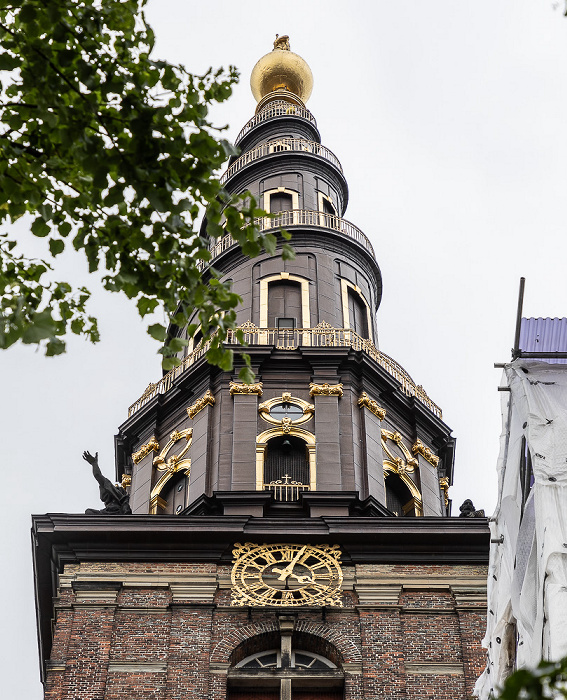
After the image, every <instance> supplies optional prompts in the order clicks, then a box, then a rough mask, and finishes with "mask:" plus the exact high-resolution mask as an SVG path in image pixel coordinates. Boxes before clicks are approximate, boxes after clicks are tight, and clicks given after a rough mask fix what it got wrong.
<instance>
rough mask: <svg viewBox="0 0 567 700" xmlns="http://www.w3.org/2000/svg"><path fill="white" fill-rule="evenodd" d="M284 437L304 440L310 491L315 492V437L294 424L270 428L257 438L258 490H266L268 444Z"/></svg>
mask: <svg viewBox="0 0 567 700" xmlns="http://www.w3.org/2000/svg"><path fill="white" fill-rule="evenodd" d="M282 423H283V421H282ZM283 435H293V436H294V437H297V438H299V439H300V440H303V442H304V443H305V449H306V450H307V461H308V463H309V490H310V491H315V490H316V487H317V467H316V454H315V450H316V445H315V435H313V433H310V432H309V431H308V430H304V429H303V428H299V427H297V426H296V425H293V424H289V423H287V424H285V425H278V426H275V427H274V428H268V430H264V432H263V433H260V435H258V436H257V437H256V490H257V491H263V490H264V461H265V459H266V451H267V449H268V442H269V441H270V440H271V439H272V438H275V437H281V436H283Z"/></svg>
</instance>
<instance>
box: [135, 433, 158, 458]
mask: <svg viewBox="0 0 567 700" xmlns="http://www.w3.org/2000/svg"><path fill="white" fill-rule="evenodd" d="M158 450H159V442H158V441H157V440H156V438H155V435H152V437H151V439H150V441H149V442H148V443H146V444H145V445H142V447H140V449H139V450H138V451H137V452H134V454H133V455H132V460H133V462H134V464H138V462H141V461H142V460H143V459H144V457H145V456H146V455H148V454H150V452H152V451H153V452H157V451H158Z"/></svg>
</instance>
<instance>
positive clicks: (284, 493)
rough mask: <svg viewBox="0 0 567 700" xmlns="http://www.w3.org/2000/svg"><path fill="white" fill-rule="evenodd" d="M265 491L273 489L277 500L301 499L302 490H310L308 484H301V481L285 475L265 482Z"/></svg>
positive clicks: (287, 501)
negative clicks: (291, 479) (292, 479)
mask: <svg viewBox="0 0 567 700" xmlns="http://www.w3.org/2000/svg"><path fill="white" fill-rule="evenodd" d="M264 491H271V492H272V494H273V496H274V498H275V500H276V501H285V502H286V503H289V502H290V501H299V494H300V493H301V492H302V491H309V485H308V484H301V483H300V482H299V481H290V477H289V476H287V474H286V476H284V477H282V478H281V479H277V480H276V481H270V483H269V484H264Z"/></svg>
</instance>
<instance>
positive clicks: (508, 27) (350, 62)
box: [0, 0, 567, 700]
mask: <svg viewBox="0 0 567 700" xmlns="http://www.w3.org/2000/svg"><path fill="white" fill-rule="evenodd" d="M562 9H563V7H562V5H561V6H559V4H558V3H557V6H555V4H554V3H553V2H552V1H550V0H477V1H476V2H474V3H462V2H460V3H457V2H455V1H454V0H432V1H431V2H428V3H424V2H422V1H421V0H405V1H404V2H392V1H391V0H374V1H373V2H369V1H367V2H362V1H361V0H352V1H351V2H350V3H349V4H348V5H347V3H345V2H344V1H343V2H335V1H333V0H326V1H325V2H320V1H319V0H301V2H298V1H297V0H287V2H285V3H280V2H277V3H276V2H273V1H269V0H263V1H262V2H260V1H259V0H244V1H241V2H238V3H235V2H234V1H232V2H228V1H226V0H216V2H215V3H203V2H199V3H195V2H187V1H185V2H181V0H149V4H148V8H147V18H148V20H149V22H150V23H151V24H152V26H153V27H154V29H155V31H156V35H157V45H156V50H155V55H156V57H160V58H165V59H167V60H169V61H172V62H180V63H183V64H184V65H185V66H186V67H187V68H188V69H189V70H191V71H193V72H195V73H200V72H204V71H205V70H206V69H208V68H209V66H214V67H219V66H223V65H224V66H227V65H229V64H234V65H236V66H237V67H238V68H239V70H240V71H241V75H242V78H241V82H240V84H239V85H238V86H237V87H236V89H235V91H234V95H233V97H232V98H231V99H230V100H229V101H228V102H227V103H226V104H224V105H222V106H221V107H219V108H218V109H216V110H215V112H214V114H213V117H214V120H215V123H217V124H219V125H224V124H229V125H230V127H229V129H228V130H227V132H226V134H227V135H228V137H229V138H235V137H236V135H237V134H238V132H239V131H240V129H241V127H242V126H243V125H244V124H245V122H246V121H247V120H248V119H249V118H250V117H251V116H252V115H253V113H254V108H255V102H254V100H253V98H252V95H251V93H250V89H249V76H250V72H251V70H252V67H253V65H254V64H255V62H256V61H257V60H258V59H259V58H260V57H261V56H262V55H264V54H265V53H267V52H268V51H270V50H271V49H272V42H273V40H274V38H275V34H276V33H279V34H280V35H281V34H289V35H290V41H291V49H292V50H293V51H295V52H296V53H299V54H300V55H301V56H302V57H303V58H304V59H305V60H306V61H307V62H308V63H309V65H310V67H311V70H312V72H313V75H314V89H313V95H312V97H311V99H310V100H309V102H308V105H307V106H308V107H309V109H310V110H311V111H312V113H313V114H314V116H315V117H316V119H317V123H318V126H319V131H320V133H321V136H322V142H323V144H324V145H325V146H327V147H328V148H330V149H331V150H332V151H333V152H334V153H335V154H336V155H337V156H338V158H339V160H340V161H341V163H342V166H343V169H344V172H345V175H346V177H347V180H348V182H349V188H350V203H349V206H348V209H347V211H346V213H345V218H346V219H348V220H349V221H351V222H352V223H354V224H355V225H356V226H358V227H359V228H361V229H362V230H363V231H364V232H365V233H366V235H367V236H368V237H369V238H370V240H371V241H372V244H373V246H374V249H375V251H376V256H377V258H378V262H379V265H380V267H381V270H382V275H383V283H384V294H383V299H382V305H381V307H380V309H379V311H378V329H379V344H380V348H381V350H383V351H384V352H386V353H387V354H389V355H390V356H392V357H394V358H395V359H396V360H397V361H398V362H400V364H402V366H403V367H405V369H406V370H407V371H408V372H409V373H410V374H411V376H412V377H413V379H414V380H415V382H416V383H417V384H421V385H423V386H424V388H425V390H426V391H427V392H428V394H429V396H430V397H431V398H432V399H433V400H434V401H435V402H436V403H437V404H439V405H440V406H441V407H442V409H443V417H444V420H445V422H446V423H447V424H448V425H449V426H451V428H452V429H453V434H454V435H455V436H456V438H457V451H456V461H455V479H454V486H453V487H452V489H451V492H450V495H451V498H452V499H453V508H454V512H455V511H456V512H457V513H458V506H459V504H460V503H462V501H463V500H464V499H465V498H471V499H472V500H473V501H474V503H475V505H476V507H477V508H484V509H485V510H486V512H487V514H490V513H491V512H492V510H493V509H494V506H495V503H496V496H497V484H496V477H495V465H496V459H497V456H498V439H499V434H500V429H501V418H500V394H499V393H498V391H497V387H498V385H499V383H500V381H501V370H496V369H494V363H495V362H497V363H498V362H506V361H508V360H509V359H510V349H511V347H512V344H513V338H514V326H515V316H516V304H517V296H518V284H519V278H520V277H521V276H525V277H526V294H525V304H524V315H527V316H565V315H567V294H566V292H567V275H566V274H565V261H566V254H567V238H566V236H565V231H566V230H567V227H566V224H567V206H566V195H567V129H566V127H565V124H566V115H567V41H566V33H567V18H564V17H563V14H562ZM16 233H17V234H18V236H19V237H20V238H21V240H22V244H23V245H24V248H23V250H25V249H26V248H25V246H29V248H28V250H31V252H32V254H38V253H37V249H36V247H35V246H37V245H38V243H37V241H35V240H30V237H29V236H27V232H26V231H25V222H24V223H23V224H21V225H20V226H19V228H18V229H17V230H16ZM61 268H62V269H61V277H62V278H63V277H66V278H68V279H69V280H71V281H73V282H75V283H77V282H81V283H87V284H88V286H89V287H90V288H91V289H92V291H93V294H94V298H93V304H92V311H93V312H94V313H95V314H98V316H99V320H100V324H101V331H102V336H103V339H102V341H101V343H100V344H98V345H97V346H91V345H89V344H88V343H86V342H84V341H82V340H81V339H76V338H75V339H72V340H71V341H70V342H69V349H68V353H67V354H66V355H65V356H63V357H57V358H44V357H43V356H42V355H41V353H38V352H36V351H35V350H34V349H33V348H30V347H16V348H13V349H11V350H9V351H6V352H4V353H3V354H2V355H0V381H1V386H2V396H3V397H4V400H3V401H2V402H1V404H0V412H1V414H2V416H1V422H0V425H1V430H2V432H1V437H2V445H3V448H4V449H3V457H4V460H3V461H4V464H3V474H4V477H3V478H4V493H5V497H4V504H3V508H2V519H3V522H4V532H5V536H4V538H3V543H2V546H3V550H4V552H3V559H2V561H3V562H4V567H5V568H4V576H3V577H2V583H1V585H2V586H3V587H4V588H3V590H2V594H3V596H4V600H5V601H7V602H8V604H7V605H5V608H4V614H3V622H4V628H5V629H11V630H16V629H17V630H18V631H19V633H18V634H10V635H4V636H3V638H2V640H1V641H0V659H2V665H5V669H3V675H2V677H3V688H4V689H5V693H6V697H17V698H22V699H25V700H40V698H41V697H42V693H41V685H40V683H39V670H38V668H39V666H38V660H37V645H36V635H35V612H34V600H33V584H32V567H31V544H30V536H29V528H30V515H31V514H32V513H46V512H52V513H56V512H71V513H80V512H83V511H84V509H85V508H88V507H99V506H98V503H99V501H98V486H97V484H96V482H95V481H94V479H93V478H92V475H91V473H90V471H89V467H88V465H87V464H86V463H85V462H83V461H82V459H81V454H82V452H83V450H89V451H91V452H96V451H99V453H100V464H101V468H102V470H103V471H104V472H105V473H106V474H107V475H108V476H109V477H111V478H113V475H114V467H113V464H114V462H113V435H114V434H115V433H116V432H117V429H118V426H119V425H120V424H121V423H122V422H123V421H124V420H125V419H126V417H127V409H128V406H129V405H130V404H131V403H133V402H134V401H135V400H136V399H137V398H138V397H139V396H140V395H141V394H142V392H143V390H144V388H145V387H146V386H147V384H148V383H149V382H150V381H156V380H157V379H158V378H159V377H160V376H161V371H160V363H159V358H158V356H157V355H156V351H157V349H158V348H157V346H156V344H155V342H154V341H152V340H151V339H150V338H149V336H147V335H146V333H145V327H144V324H143V323H142V322H140V321H139V319H138V317H137V315H136V311H135V309H134V307H133V306H132V305H131V304H129V303H128V302H127V301H126V300H124V299H122V298H120V297H119V296H117V295H110V294H109V293H106V292H104V291H102V290H101V289H100V286H99V282H98V280H97V279H96V278H95V279H89V280H87V279H85V278H86V266H85V264H84V262H83V261H82V259H80V258H79V257H78V256H73V255H65V256H63V257H62V259H61Z"/></svg>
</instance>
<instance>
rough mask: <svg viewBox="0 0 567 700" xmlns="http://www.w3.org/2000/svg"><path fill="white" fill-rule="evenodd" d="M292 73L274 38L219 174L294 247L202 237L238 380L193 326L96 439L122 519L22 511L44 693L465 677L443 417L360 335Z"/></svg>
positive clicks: (462, 563) (327, 181)
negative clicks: (109, 440)
mask: <svg viewBox="0 0 567 700" xmlns="http://www.w3.org/2000/svg"><path fill="white" fill-rule="evenodd" d="M311 83H312V78H311V73H310V70H309V68H308V66H307V65H306V64H305V62H304V61H303V60H302V59H301V58H300V57H299V56H297V55H296V54H294V53H292V52H291V51H289V44H288V43H287V42H286V37H283V38H281V39H279V40H278V41H277V42H276V47H275V48H274V51H273V52H271V53H270V54H268V55H267V56H265V57H264V58H262V59H261V60H260V61H259V62H258V64H257V66H256V67H255V69H254V72H253V76H252V87H253V92H254V94H255V97H256V98H257V100H258V107H257V110H256V114H255V115H254V117H252V119H250V121H249V122H248V123H247V124H246V126H245V127H244V128H243V129H242V131H241V133H240V135H239V137H238V139H237V144H238V146H239V147H240V149H241V154H240V155H239V156H238V157H235V158H233V159H232V161H231V162H230V163H229V167H228V169H227V171H226V172H225V174H224V175H223V179H224V184H225V187H226V189H227V190H228V191H229V192H235V193H240V192H244V191H246V190H249V191H250V192H251V193H252V194H253V195H254V197H256V199H257V200H258V201H259V203H260V206H262V207H263V208H264V209H265V210H266V211H268V212H271V213H273V214H275V216H274V217H272V218H267V217H266V218H265V219H263V220H262V221H260V222H259V225H260V226H261V227H262V228H269V229H273V230H274V233H276V232H277V231H278V230H279V229H280V228H281V227H283V228H285V229H286V230H288V231H289V232H291V233H292V234H293V240H292V244H293V247H294V249H295V252H296V256H295V259H294V260H289V261H285V262H284V261H282V258H281V256H280V255H279V254H278V253H277V252H276V254H275V255H269V254H267V253H265V254H262V255H260V256H258V257H257V258H254V259H249V258H247V257H245V256H243V255H242V253H241V251H240V249H239V247H238V246H236V245H235V244H234V242H233V241H232V240H231V239H230V238H229V237H228V236H227V237H225V238H222V239H217V240H215V241H211V252H212V256H213V259H212V262H211V264H212V265H214V267H215V268H216V269H217V270H219V271H220V272H221V274H222V275H223V278H224V279H230V280H231V281H232V286H233V290H234V291H235V292H237V293H238V294H239V295H240V296H241V298H242V304H241V306H240V308H239V311H238V314H239V325H240V328H241V329H242V330H243V331H244V332H245V337H246V340H247V342H248V348H247V350H246V351H247V352H248V353H249V354H250V356H251V358H252V368H253V370H254V372H255V375H256V382H255V383H254V384H252V385H245V384H242V383H240V382H239V381H238V379H237V375H238V372H237V369H238V368H236V369H235V373H234V374H230V373H226V372H222V371H220V370H218V369H216V368H212V367H210V366H209V365H208V364H207V363H206V360H205V357H204V353H205V352H206V345H203V343H202V342H201V341H200V340H199V336H198V335H197V337H196V338H195V339H194V340H192V341H190V343H189V346H188V352H187V355H186V356H185V357H184V358H183V359H182V363H181V365H180V367H179V368H176V369H175V370H174V371H172V372H170V373H169V374H168V375H166V376H165V377H163V378H162V380H160V381H159V382H158V383H156V384H150V385H149V387H148V388H147V389H146V391H145V392H144V394H143V396H142V397H141V398H140V399H139V400H138V401H137V402H136V403H134V404H133V405H132V406H131V407H130V409H129V417H128V419H127V421H126V422H125V423H124V424H123V425H122V426H121V427H120V431H119V433H118V435H117V437H116V460H117V475H118V478H119V479H122V484H123V486H125V487H126V488H127V489H128V492H129V497H130V506H131V508H132V513H133V514H132V515H123V516H111V515H46V516H36V517H35V518H34V542H35V549H34V552H35V564H36V574H37V604H38V611H39V625H40V646H41V655H42V669H43V673H44V680H45V688H46V697H47V698H51V699H53V700H55V699H57V700H75V699H76V698H78V697H80V698H81V700H99V699H100V700H102V699H103V698H104V700H110V699H112V700H114V699H116V700H118V699H121V698H133V697H136V698H137V699H144V700H145V699H146V698H147V699H148V700H149V699H150V698H151V699H152V700H174V699H175V700H177V699H183V700H193V699H194V700H205V699H210V700H217V699H218V700H220V699H221V698H231V699H232V700H236V699H239V698H245V697H246V698H253V699H255V700H268V699H270V700H272V699H276V698H280V697H281V698H291V697H293V698H296V699H297V700H299V699H300V698H303V700H308V699H309V698H314V697H318V698H325V697H329V698H331V697H332V698H339V697H340V698H345V700H354V699H355V698H356V700H359V699H361V698H369V699H372V700H374V699H376V700H378V698H389V699H391V700H394V699H395V700H398V699H400V700H401V699H402V698H421V699H423V698H441V699H443V698H446V699H447V700H457V699H460V698H463V699H464V698H467V697H469V696H470V694H471V692H472V686H473V685H474V680H475V678H476V676H477V675H478V674H479V672H480V671H481V669H482V665H483V655H482V652H481V650H480V639H481V637H482V631H483V629H484V611H485V607H484V600H485V598H484V594H483V590H484V588H485V576H486V571H485V565H486V560H487V554H488V537H489V535H488V528H487V525H486V521H485V520H484V519H478V520H471V519H453V518H450V517H449V515H450V502H449V499H448V487H449V485H450V483H451V481H452V473H453V457H454V439H453V438H452V437H451V433H450V429H449V428H448V427H447V426H446V425H445V424H444V423H443V421H442V416H441V410H440V408H439V407H438V406H437V405H436V404H435V403H433V401H431V400H430V398H429V397H428V395H427V394H426V393H425V391H424V390H423V388H422V387H421V386H417V385H416V384H415V383H414V381H413V380H412V378H411V377H410V376H409V374H408V373H407V372H406V371H405V370H404V369H403V368H402V367H401V366H400V365H399V364H398V363H396V362H395V360H393V359H392V358H390V357H388V356H387V355H385V354H384V353H382V352H381V351H380V350H379V349H378V327H377V324H376V311H377V309H378V306H379V304H380V298H381V292H382V281H381V275H380V269H379V267H378V263H377V261H376V256H375V253H374V250H373V247H372V245H371V243H370V241H369V240H368V238H367V237H366V235H365V234H364V233H363V232H362V231H360V229H358V228H357V227H356V226H355V225H354V224H352V223H350V222H349V221H348V220H346V219H345V218H344V214H345V210H346V207H347V203H348V186H347V181H346V179H345V176H344V174H343V171H342V167H341V164H340V162H339V160H338V158H337V157H336V156H335V155H334V154H333V153H332V151H330V150H329V149H328V148H327V147H326V146H323V145H322V144H321V139H320V135H319V132H318V130H317V125H316V121H315V118H314V117H313V115H312V114H311V113H310V112H309V111H308V109H307V108H306V106H305V101H306V99H307V98H308V97H309V93H310V91H311ZM204 230H205V224H204V228H203V231H204ZM204 274H207V273H206V269H205V270H204ZM176 332H177V333H179V334H183V333H184V332H185V330H184V329H176ZM233 341H234V349H235V350H238V346H237V344H236V343H237V341H236V338H234V339H233Z"/></svg>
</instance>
